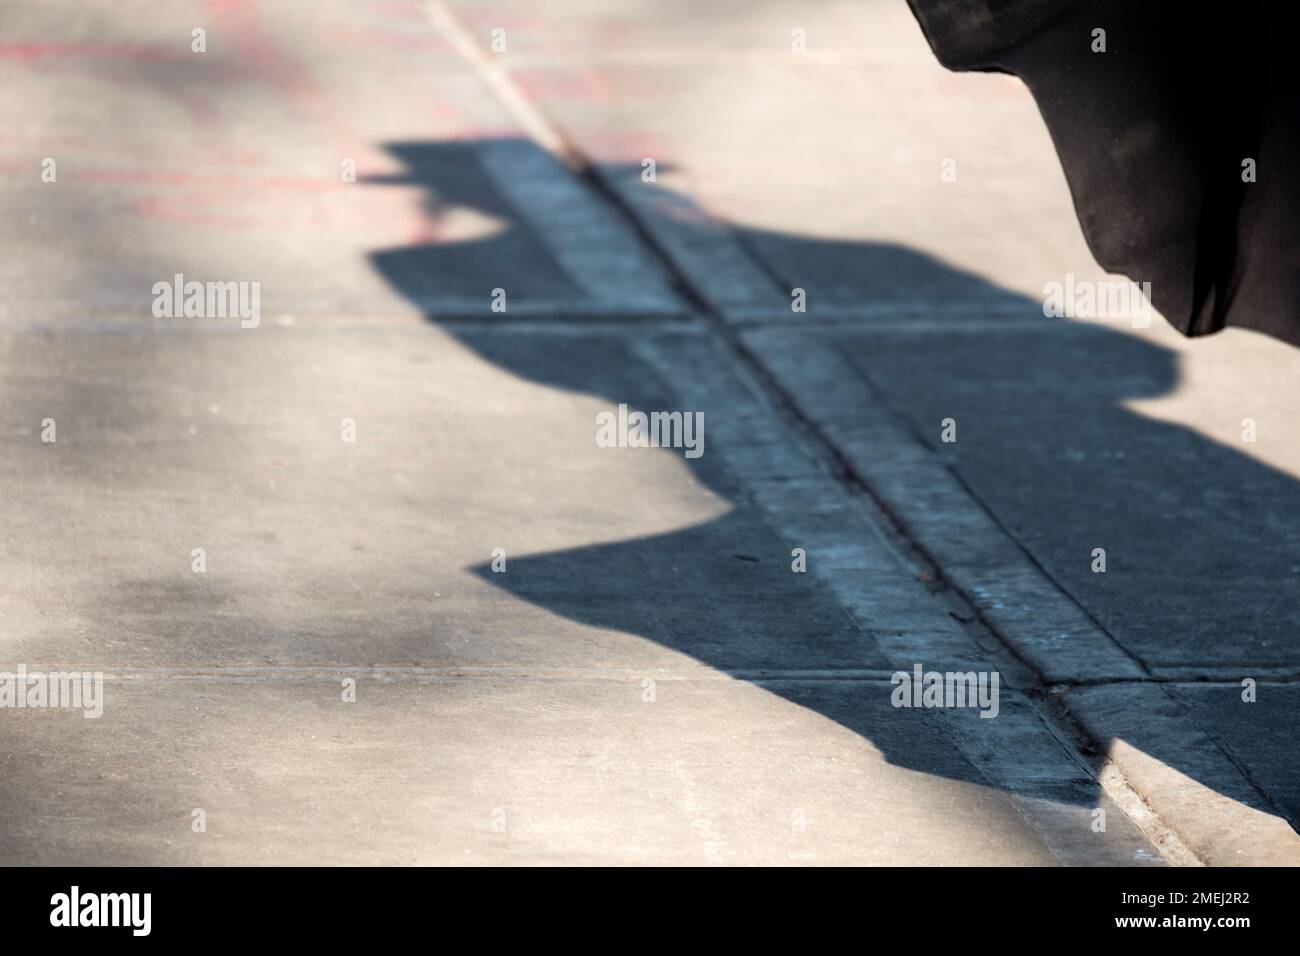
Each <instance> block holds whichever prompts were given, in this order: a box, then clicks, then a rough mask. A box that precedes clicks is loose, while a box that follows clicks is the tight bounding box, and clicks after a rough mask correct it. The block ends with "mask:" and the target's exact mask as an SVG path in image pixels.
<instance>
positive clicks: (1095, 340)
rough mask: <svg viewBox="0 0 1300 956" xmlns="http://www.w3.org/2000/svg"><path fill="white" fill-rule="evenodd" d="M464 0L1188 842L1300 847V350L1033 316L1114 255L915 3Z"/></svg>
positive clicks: (740, 336)
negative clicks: (532, 2) (1095, 257)
mask: <svg viewBox="0 0 1300 956" xmlns="http://www.w3.org/2000/svg"><path fill="white" fill-rule="evenodd" d="M454 6H455V7H456V9H457V10H458V12H459V17H460V22H461V23H462V24H464V26H465V29H466V30H467V31H469V32H471V33H473V34H475V35H484V34H485V33H490V30H491V28H492V27H493V26H495V25H501V26H505V27H507V28H512V29H511V31H510V35H511V36H512V37H514V38H515V46H514V47H512V48H511V50H510V52H509V53H508V54H507V55H502V56H500V57H499V58H498V60H499V64H500V66H499V68H500V69H501V70H502V71H503V72H505V73H506V74H508V75H509V77H510V78H511V80H512V81H513V82H515V83H516V84H517V85H518V86H519V88H520V89H523V90H526V91H528V92H529V94H530V95H531V96H532V102H533V104H534V107H535V109H536V110H537V112H538V113H539V114H540V115H543V116H544V117H545V118H546V119H547V120H548V121H549V122H550V123H552V124H554V125H555V126H557V127H558V128H559V129H560V130H561V131H562V136H561V138H562V139H563V140H564V141H566V142H567V143H568V144H569V145H570V149H571V151H572V152H574V153H576V154H579V155H582V156H585V157H588V158H589V159H590V160H591V162H592V163H593V165H594V168H595V172H596V175H597V176H598V177H599V178H600V179H601V180H602V181H603V182H604V183H605V185H606V188H608V189H609V190H610V192H611V193H612V194H613V195H615V196H616V197H617V198H618V201H619V202H620V204H621V205H622V206H623V207H624V208H625V209H627V210H629V211H630V212H631V213H633V214H634V215H635V216H636V217H637V218H638V219H639V220H640V221H641V223H642V227H643V229H644V230H645V232H646V234H647V235H649V236H651V237H652V238H653V241H654V242H655V244H656V245H657V247H658V249H659V251H660V252H661V254H663V255H664V256H665V257H666V258H667V259H668V260H669V261H671V262H672V264H673V266H674V268H675V269H676V270H677V271H678V272H679V274H680V275H681V276H683V277H684V278H685V280H686V281H687V282H688V283H689V285H690V286H691V288H692V289H694V290H695V292H696V294H697V295H698V297H699V299H700V300H702V302H703V303H704V304H705V305H706V306H707V308H708V309H709V311H711V312H712V314H713V315H714V316H715V318H716V320H717V321H719V322H722V323H725V324H726V325H727V326H728V327H729V328H730V333H729V337H730V338H731V340H732V341H733V342H734V343H735V344H736V346H737V348H738V349H739V350H740V351H741V352H742V353H743V354H745V355H746V356H747V357H748V358H749V359H750V360H752V361H753V362H755V363H756V364H757V365H758V366H759V367H761V368H762V369H763V370H764V374H765V375H766V376H770V378H768V379H767V381H768V384H769V385H770V386H771V387H772V388H773V389H774V390H775V391H776V392H777V393H778V394H779V395H780V396H781V400H782V401H784V402H786V403H788V405H789V406H790V408H791V410H792V414H793V416H794V417H795V418H796V419H797V420H798V421H800V422H801V423H802V424H803V425H804V426H805V427H806V428H807V429H808V431H809V432H811V433H812V434H814V435H815V436H816V439H817V440H818V441H819V442H820V443H822V444H823V445H824V446H825V447H826V449H827V450H828V453H829V454H830V455H831V457H832V458H833V459H834V460H835V461H836V462H837V463H838V464H839V465H840V466H841V467H843V468H844V469H845V470H846V472H847V474H848V475H849V479H850V483H852V484H854V485H856V486H858V487H859V488H860V489H861V490H862V492H863V493H865V494H867V495H869V496H871V497H872V498H873V499H874V500H875V501H877V502H878V503H879V504H880V505H881V506H882V507H883V508H884V509H885V511H886V512H887V513H888V515H889V520H890V521H891V522H892V524H893V526H894V527H895V528H897V529H899V530H900V531H901V532H902V533H903V534H904V536H905V537H906V539H907V540H908V541H910V542H911V543H913V544H914V545H915V546H916V547H917V548H918V549H919V550H920V552H921V553H923V554H924V555H925V556H926V557H927V558H928V559H929V560H930V561H931V562H933V564H934V565H935V567H936V570H937V573H938V574H939V575H940V577H941V578H942V580H943V581H944V582H945V583H946V584H947V585H949V586H951V587H952V588H953V589H954V590H955V591H956V592H958V593H960V594H961V595H962V596H963V597H964V598H965V599H966V600H967V601H969V602H970V604H971V605H972V607H973V608H974V609H975V611H976V612H977V616H978V618H979V621H980V622H981V623H982V624H983V625H985V626H986V627H988V628H989V630H990V631H991V632H993V633H995V634H996V635H997V636H998V638H999V640H1000V641H1001V642H1002V644H1003V645H1004V646H1006V647H1008V648H1009V649H1010V650H1012V651H1013V652H1014V653H1015V654H1016V655H1017V656H1018V657H1019V658H1020V659H1022V660H1024V661H1025V662H1026V663H1027V664H1028V665H1029V667H1030V668H1031V670H1032V671H1033V674H1034V678H1033V683H1034V686H1035V688H1036V692H1037V693H1040V694H1042V695H1043V697H1044V699H1046V700H1049V701H1052V702H1053V704H1054V706H1057V707H1060V708H1061V710H1062V712H1063V713H1064V715H1065V717H1064V719H1066V720H1068V721H1074V722H1077V724H1078V725H1079V726H1081V727H1082V728H1083V729H1084V731H1085V732H1086V733H1087V734H1088V736H1089V737H1090V738H1091V740H1092V743H1093V745H1094V746H1095V747H1096V748H1098V749H1099V750H1101V751H1102V752H1104V753H1105V754H1106V755H1107V756H1108V758H1109V761H1108V765H1109V766H1110V767H1112V768H1113V769H1115V770H1117V771H1118V772H1119V773H1121V774H1122V775H1123V776H1124V777H1125V778H1126V779H1127V780H1128V781H1129V782H1130V783H1132V784H1133V785H1134V786H1136V787H1137V789H1138V790H1139V791H1140V792H1141V794H1142V796H1143V799H1144V800H1145V801H1146V803H1147V804H1148V805H1149V806H1151V807H1152V808H1153V809H1154V810H1155V811H1156V812H1157V814H1159V815H1160V817H1161V818H1162V819H1163V820H1164V821H1165V822H1166V823H1167V824H1168V825H1169V826H1170V827H1171V828H1172V829H1173V830H1174V831H1175V832H1177V833H1178V834H1179V835H1180V837H1181V838H1182V840H1183V841H1184V842H1185V844H1186V845H1187V847H1188V848H1189V849H1190V850H1191V851H1192V853H1193V854H1194V855H1195V856H1196V857H1198V858H1199V859H1201V860H1202V861H1204V862H1208V863H1212V864H1236V863H1264V862H1276V863H1291V864H1294V863H1296V862H1300V838H1297V835H1296V833H1295V830H1294V827H1295V825H1296V823H1297V821H1298V820H1300V770H1298V769H1297V765H1296V762H1295V760H1294V746H1293V740H1294V736H1295V733H1294V732H1295V728H1296V726H1297V717H1298V715H1300V696H1297V695H1296V694H1295V693H1294V681H1295V679H1296V676H1297V675H1298V674H1300V653H1298V652H1297V649H1296V642H1295V631H1296V624H1297V617H1296V610H1295V607H1296V599H1297V595H1300V578H1297V575H1300V566H1297V561H1296V557H1295V555H1296V549H1295V542H1296V540H1297V539H1298V537H1300V517H1298V516H1300V483H1297V476H1300V441H1298V440H1297V439H1300V427H1298V426H1297V424H1296V420H1295V417H1294V415H1293V414H1291V411H1290V410H1291V407H1292V404H1293V403H1292V402H1291V401H1290V399H1291V393H1292V391H1293V388H1292V386H1293V384H1294V381H1295V377H1296V362H1297V359H1296V355H1295V352H1294V350H1291V349H1288V348H1287V347H1285V346H1283V345H1280V344H1279V343H1276V342H1272V341H1269V340H1266V339H1263V338H1261V337H1257V336H1252V335H1250V334H1248V333H1241V332H1231V333H1227V334H1224V335H1220V336H1216V337H1214V338H1213V339H1210V340H1200V341H1196V342H1187V341H1184V340H1182V339H1181V338H1179V337H1178V336H1176V335H1175V334H1173V333H1172V332H1170V331H1169V330H1168V329H1167V328H1166V327H1165V325H1164V324H1163V321H1162V320H1161V319H1160V317H1159V316H1155V318H1154V322H1153V323H1152V324H1151V325H1150V326H1149V327H1146V328H1135V327H1134V325H1133V323H1131V322H1123V321H1104V320H1103V321H1099V322H1088V321H1064V320H1048V319H1045V318H1044V316H1043V290H1044V286H1045V284H1046V283H1047V282H1050V281H1056V282H1061V283H1064V282H1065V281H1067V277H1072V279H1073V281H1077V282H1079V283H1081V284H1082V283H1087V282H1096V281H1099V280H1104V279H1105V278H1106V277H1105V276H1103V275H1102V274H1101V273H1100V271H1099V270H1097V268H1096V267H1095V265H1094V264H1093V262H1092V259H1091V257H1090V256H1089V255H1088V253H1087V250H1086V248H1085V246H1084V244H1083V241H1082V237H1081V235H1080V231H1079V228H1078V225H1077V223H1076V221H1075V217H1074V213H1073V210H1072V209H1071V206H1070V200H1069V194H1068V191H1067V189H1066V187H1065V183H1064V181H1063V178H1062V175H1061V172H1060V168H1059V164H1058V162H1057V160H1056V157H1055V155H1054V153H1053V150H1052V147H1051V144H1050V142H1049V141H1048V138H1047V134H1046V131H1045V129H1044V128H1043V125H1042V122H1041V120H1040V118H1039V117H1038V115H1037V111H1036V109H1035V107H1034V104H1033V102H1032V99H1031V98H1030V97H1029V96H1028V94H1027V92H1026V91H1025V90H1024V89H1023V87H1022V86H1021V85H1020V83H1019V81H1016V80H1014V79H1011V78H1007V77H1000V76H995V75H955V74H950V73H947V72H945V71H944V70H942V69H941V68H940V67H939V66H938V65H937V63H935V62H934V60H933V57H932V56H931V55H930V53H929V51H928V49H927V48H926V46H925V43H924V40H923V38H922V37H921V35H920V31H919V29H918V28H917V27H916V25H915V23H914V22H913V21H912V19H911V17H910V14H909V12H908V10H907V8H906V5H905V4H903V3H887V2H879V3H852V4H847V3H846V4H827V5H824V6H819V7H817V8H816V9H815V10H810V9H808V8H806V7H802V6H800V5H797V4H793V3H781V2H774V3H764V4H760V5H757V6H755V5H752V4H745V5H740V4H736V5H727V4H723V5H715V6H713V7H710V9H709V11H708V12H707V13H702V12H701V11H699V10H698V9H696V7H695V6H694V5H688V4H674V3H668V4H662V5H659V6H658V8H657V14H656V15H655V16H653V17H652V16H647V15H646V14H645V12H644V11H643V10H641V9H640V8H638V7H636V6H633V5H627V6H623V7H619V8H614V9H611V8H609V7H607V6H597V5H590V4H581V3H574V4H560V5H556V6H551V7H548V14H547V16H546V17H545V18H544V19H539V18H537V17H535V16H533V15H530V14H529V13H528V12H527V11H528V5H527V4H523V3H504V4H503V3H495V2H494V3H488V2H470V0H460V2H457V3H455V4H454ZM685 24H689V28H687V27H686V26H685ZM629 131H632V132H629ZM647 159H653V160H654V163H655V166H656V167H657V169H658V171H659V175H658V179H657V183H656V184H654V185H648V184H646V183H645V182H644V179H643V177H641V176H640V172H641V169H642V168H643V167H644V166H645V161H646V160H647ZM796 292H798V293H799V294H800V297H801V299H802V301H803V302H804V303H806V311H802V312H796V311H793V310H792V308H791V302H792V301H793V300H794V296H795V293H796ZM949 420H952V421H953V422H954V423H955V428H956V438H957V440H956V441H955V442H948V441H944V440H943V438H942V432H943V428H944V426H943V423H944V422H946V421H949ZM1098 548H1101V549H1104V550H1105V552H1106V557H1107V560H1108V567H1107V568H1106V571H1105V573H1098V572H1097V571H1096V570H1095V559H1096V551H1095V549H1098ZM1246 685H1248V686H1246ZM1248 687H1253V689H1254V693H1255V695H1256V701H1255V702H1249V701H1247V700H1246V699H1244V698H1245V697H1248V696H1249V693H1248Z"/></svg>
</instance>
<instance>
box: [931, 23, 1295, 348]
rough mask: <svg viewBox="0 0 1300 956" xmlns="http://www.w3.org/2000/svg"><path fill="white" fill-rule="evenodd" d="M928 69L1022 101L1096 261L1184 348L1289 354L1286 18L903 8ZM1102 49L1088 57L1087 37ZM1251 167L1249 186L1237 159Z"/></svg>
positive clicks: (1289, 69) (1291, 262) (1290, 154)
mask: <svg viewBox="0 0 1300 956" xmlns="http://www.w3.org/2000/svg"><path fill="white" fill-rule="evenodd" d="M909 3H910V4H911V6H912V12H913V13H914V14H915V15H916V18H917V20H918V21H919V22H920V24H921V28H922V30H923V31H924V32H925V36H926V38H927V40H929V42H930V47H931V48H932V49H933V50H934V52H935V55H936V56H937V57H938V58H939V61H940V62H941V63H942V64H943V65H944V66H946V67H948V68H949V69H952V70H984V71H997V72H1003V73H1012V74H1014V75H1016V76H1018V77H1020V78H1021V79H1022V80H1024V82H1025V84H1026V85H1027V86H1028V87H1029V89H1030V92H1032V93H1033V95H1034V99H1035V100H1036V101H1037V103H1038V107H1039V109H1040V110H1041V111H1042V114H1043V117H1044V119H1045V120H1046V122H1047V127H1048V131H1049V132H1050V133H1051V136H1052V140H1053V142H1054V143H1055V144H1056V150H1057V153H1058V155H1059V156H1060V158H1061V164H1062V166H1063V167H1064V169H1065V175H1066V179H1067V181H1068V182H1069V185H1070V191H1071V193H1072V194H1073V197H1074V207H1075V211H1076V212H1077V213H1078V216H1079V221H1080V223H1081V224H1082V226H1083V232H1084V236H1085V237H1086V238H1087V241H1088V245H1089V248H1091V250H1092V252H1093V255H1094V256H1096V258H1097V261H1098V263H1099V264H1100V265H1101V266H1102V267H1103V268H1105V269H1106V270H1107V271H1110V272H1116V273H1122V274H1124V275H1126V276H1128V277H1129V278H1130V279H1132V280H1133V281H1135V282H1145V281H1149V282H1150V283H1151V298H1152V301H1153V304H1154V305H1155V306H1156V308H1158V309H1159V310H1160V311H1161V312H1162V313H1163V314H1164V315H1165V317H1166V318H1168V319H1169V321H1170V322H1171V323H1173V325H1174V326H1175V327H1176V328H1178V330H1179V331H1181V332H1182V333H1183V334H1185V335H1206V334H1209V333H1212V332H1217V331H1219V330H1220V329H1222V328H1223V327H1224V326H1226V325H1234V326H1242V327H1246V328H1252V329H1256V330H1258V331H1261V332H1264V333H1266V334H1268V335H1272V336H1275V337H1277V338H1280V339H1283V340H1284V341H1287V342H1290V343H1292V344H1295V345H1300V215H1298V214H1300V95H1297V94H1298V93H1300V68H1298V67H1297V51H1296V50H1295V49H1294V47H1295V41H1294V40H1293V39H1292V38H1291V36H1290V32H1291V30H1290V22H1289V21H1290V18H1289V17H1285V16H1284V15H1283V11H1287V10H1288V5H1284V4H1276V5H1265V4H1264V3H1262V2H1258V0H1236V2H1234V3H1231V4H1223V5H1217V4H1216V5H1214V6H1213V7H1212V8H1210V12H1205V8H1204V7H1202V6H1201V5H1198V4H1188V3H1185V2H1184V3H1174V2H1169V0H1101V2H1079V0H909ZM1097 29H1101V30H1105V45H1106V49H1105V52H1094V50H1093V45H1094V32H1093V31H1094V30H1097ZM1247 159H1253V160H1254V161H1255V176H1256V181H1255V182H1244V181H1243V175H1242V174H1243V161H1245V160H1247Z"/></svg>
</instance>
